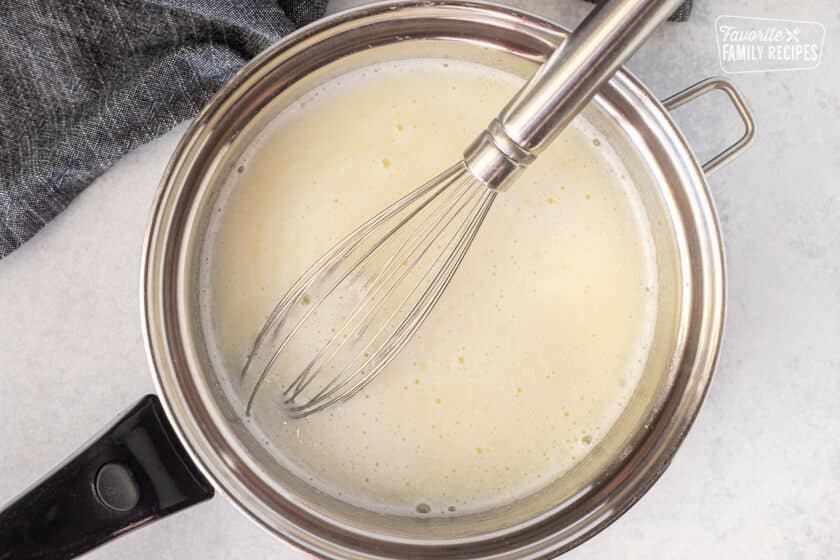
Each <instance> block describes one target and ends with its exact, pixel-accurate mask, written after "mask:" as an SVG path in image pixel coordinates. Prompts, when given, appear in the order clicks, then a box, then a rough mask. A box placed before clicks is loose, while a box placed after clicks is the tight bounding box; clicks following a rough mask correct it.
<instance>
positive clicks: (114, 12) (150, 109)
mask: <svg viewBox="0 0 840 560" xmlns="http://www.w3.org/2000/svg"><path fill="white" fill-rule="evenodd" d="M326 2H327V0H0V258H2V257H4V256H5V255H7V254H9V253H10V252H11V251H13V250H14V249H15V248H16V247H18V246H19V245H20V244H21V243H23V242H24V241H26V240H27V239H29V238H30V237H32V236H33V235H34V234H35V233H36V232H37V231H38V230H39V229H40V228H41V227H43V225H44V224H46V223H47V222H48V221H49V220H51V219H52V218H53V217H54V216H55V215H56V214H58V213H59V212H61V211H62V210H63V209H64V208H65V207H66V206H67V205H68V204H69V203H70V201H71V200H73V198H74V197H75V196H76V195H77V194H79V193H80V192H81V191H82V190H83V189H84V188H85V187H86V186H87V185H89V184H90V183H91V181H93V180H94V179H95V178H96V177H97V176H99V175H100V174H101V173H103V172H104V171H105V170H106V169H108V167H110V166H111V165H112V164H113V163H114V162H115V161H116V160H117V159H119V158H120V157H121V156H123V155H124V154H125V153H126V152H128V151H129V150H131V149H132V148H134V147H136V146H139V145H141V144H143V143H145V142H148V141H149V140H151V139H152V138H155V137H157V136H159V135H161V134H163V133H164V132H166V131H167V130H169V129H170V128H172V127H173V126H175V125H176V124H178V123H180V122H182V121H183V120H185V119H187V118H189V117H191V116H193V115H195V114H196V113H197V112H198V111H199V110H200V109H201V107H202V106H203V105H204V104H205V103H206V102H207V100H208V99H209V98H210V97H211V96H212V95H213V93H214V92H215V91H216V90H217V89H218V88H219V87H220V86H221V85H222V84H224V83H225V81H226V80H227V79H228V78H229V77H230V76H231V75H232V74H233V73H234V72H236V70H238V69H239V68H240V67H241V66H242V65H243V64H244V63H245V62H247V61H248V60H249V59H251V58H253V57H254V55H256V54H257V53H259V52H260V51H261V50H263V49H265V48H266V47H268V46H269V45H271V44H272V43H273V42H275V41H277V40H278V39H279V38H281V37H282V36H284V35H286V34H288V33H289V32H291V31H293V30H294V29H295V28H297V27H299V26H301V25H305V24H307V23H309V22H310V21H313V20H315V19H317V18H318V17H321V16H322V15H323V13H324V9H325V6H326Z"/></svg>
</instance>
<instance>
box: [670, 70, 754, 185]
mask: <svg viewBox="0 0 840 560" xmlns="http://www.w3.org/2000/svg"><path fill="white" fill-rule="evenodd" d="M712 91H722V92H723V93H725V94H726V96H727V97H728V98H729V100H730V101H731V102H732V105H733V106H734V107H735V110H736V111H737V112H738V116H739V117H741V121H742V122H743V123H744V134H743V136H741V138H740V139H738V140H737V141H736V142H735V143H734V144H731V145H730V146H729V147H727V148H726V149H724V150H723V151H722V152H720V153H719V154H718V155H716V156H715V157H713V158H712V159H710V160H709V161H707V162H706V163H704V164H703V171H704V172H705V173H706V175H711V174H712V173H714V172H715V171H717V170H718V169H720V168H721V167H723V166H724V165H726V164H727V163H729V162H730V161H732V160H733V159H735V158H736V157H738V155H740V153H741V152H743V151H744V150H745V149H746V148H747V147H748V146H749V145H750V144H751V143H752V141H753V139H754V138H755V118H754V117H753V114H752V111H750V108H749V107H748V106H747V102H746V101H744V97H743V96H742V95H741V93H740V92H739V91H738V89H737V88H736V87H735V84H733V83H732V82H730V81H729V80H726V79H724V78H707V79H705V80H703V81H700V82H697V83H696V84H694V85H691V86H689V87H687V88H685V89H684V90H682V91H680V92H678V93H675V94H674V95H672V96H671V97H669V98H667V99H664V100H663V101H662V105H664V106H665V108H666V109H667V110H668V111H673V110H674V109H676V108H677V107H681V106H683V105H685V104H686V103H688V102H690V101H693V100H695V99H697V98H698V97H701V96H703V95H706V94H707V93H709V92H712Z"/></svg>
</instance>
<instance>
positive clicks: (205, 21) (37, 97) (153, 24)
mask: <svg viewBox="0 0 840 560" xmlns="http://www.w3.org/2000/svg"><path fill="white" fill-rule="evenodd" d="M326 2H327V0H0V259H2V258H3V257H4V256H6V255H8V254H9V253H11V252H12V251H13V250H15V249H16V248H17V247H19V246H20V245H21V244H22V243H23V242H25V241H26V240H27V239H29V238H30V237H32V236H33V235H35V233H36V232H37V231H38V230H39V229H41V228H42V227H43V226H44V224H46V223H47V222H48V221H50V220H51V219H52V218H53V217H55V216H56V215H57V214H58V213H59V212H61V211H62V210H63V209H64V208H66V207H67V205H68V204H70V202H71V201H72V200H73V198H74V197H75V196H76V195H77V194H79V193H80V192H81V191H82V190H83V189H84V188H85V187H86V186H88V185H89V184H90V183H91V182H92V181H93V180H94V179H95V178H96V177H98V176H99V175H100V174H102V173H103V172H104V171H105V170H106V169H108V168H109V167H110V166H111V165H112V164H113V163H114V162H115V161H117V160H118V159H119V158H120V157H122V156H123V155H125V153H126V152H128V151H129V150H131V149H132V148H135V147H137V146H139V145H141V144H144V143H145V142H148V141H149V140H151V139H153V138H155V137H157V136H160V135H161V134H163V133H164V132H166V131H167V130H169V129H170V128H172V127H173V126H175V125H176V124H178V123H179V122H181V121H183V120H185V119H188V118H190V117H192V116H194V115H195V114H196V113H198V111H199V110H200V109H201V107H202V106H203V105H204V104H205V103H206V102H207V101H208V100H209V98H210V97H211V96H212V95H213V93H214V92H215V91H216V90H217V89H218V88H219V87H220V86H221V85H222V84H224V83H225V81H226V80H227V79H228V78H229V77H230V76H231V74H233V73H234V72H235V71H236V70H238V69H239V68H240V67H241V66H242V65H243V64H244V63H245V62H247V61H248V60H249V59H251V58H253V57H254V55H256V54H257V53H259V52H260V51H261V50H263V49H265V48H266V47H268V46H269V45H271V44H272V43H273V42H275V41H277V40H278V39H280V38H281V37H283V36H284V35H286V34H288V33H289V32H291V31H292V30H294V29H295V28H297V27H299V26H301V25H305V24H307V23H309V22H311V21H313V20H315V19H317V18H319V17H321V16H322V15H323V13H324V9H325V6H326ZM690 10H691V0H689V1H688V2H687V3H686V5H685V6H683V8H680V10H679V11H678V12H677V13H676V14H675V18H674V19H678V20H682V19H685V18H686V17H687V16H688V12H689V11H690Z"/></svg>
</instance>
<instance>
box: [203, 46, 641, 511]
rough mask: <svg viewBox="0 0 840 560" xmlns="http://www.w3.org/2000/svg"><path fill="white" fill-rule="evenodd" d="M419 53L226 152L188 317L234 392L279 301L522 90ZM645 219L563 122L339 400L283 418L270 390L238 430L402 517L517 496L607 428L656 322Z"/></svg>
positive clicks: (485, 71) (588, 133)
mask: <svg viewBox="0 0 840 560" xmlns="http://www.w3.org/2000/svg"><path fill="white" fill-rule="evenodd" d="M521 83H522V80H521V79H520V78H518V77H515V76H512V75H509V74H506V73H503V72H501V71H497V70H492V69H489V68H487V67H483V66H477V65H471V64H468V63H459V62H454V61H442V60H416V61H410V62H401V63H398V64H395V63H389V64H384V65H380V66H375V67H368V68H365V69H362V70H358V71H355V72H353V73H351V74H347V75H344V76H342V77H340V78H338V79H336V80H333V81H332V82H330V83H328V84H326V85H325V86H323V87H321V88H319V89H318V90H316V91H313V92H310V93H309V94H307V95H306V96H304V97H303V98H301V99H300V100H298V101H297V102H296V103H295V104H294V105H293V106H291V107H289V108H288V109H286V110H285V111H284V112H283V113H282V114H281V115H279V116H278V117H277V119H276V120H275V121H274V122H272V123H271V125H270V126H269V127H268V128H267V129H266V131H265V132H264V133H263V134H262V135H261V136H260V138H259V140H258V141H257V142H255V143H254V145H253V146H252V147H251V148H250V149H249V150H248V152H247V153H246V154H245V155H244V156H243V159H242V165H241V166H239V167H238V169H236V170H235V171H234V173H233V174H232V177H231V181H230V185H229V188H228V189H227V192H226V193H225V194H224V196H223V197H222V200H223V211H222V212H221V213H219V214H217V217H216V218H214V219H215V221H216V223H215V224H214V225H213V229H215V231H216V233H215V236H214V237H213V238H212V239H211V240H210V241H209V242H208V243H209V245H208V246H209V247H210V248H211V250H210V251H208V252H209V253H210V255H211V258H210V261H209V263H210V264H209V265H207V270H206V273H207V274H206V278H207V282H208V285H207V290H206V296H207V298H208V300H209V301H207V302H205V303H207V305H204V306H203V307H204V309H205V310H206V311H205V314H204V318H203V319H204V321H205V325H206V326H207V327H208V328H207V330H209V332H210V336H209V338H210V340H211V345H216V349H217V350H218V356H217V359H218V361H219V362H220V367H223V368H225V369H226V370H227V371H228V372H229V373H230V379H231V387H234V389H235V388H236V387H237V380H238V374H239V371H240V369H241V367H242V364H243V363H244V359H245V356H246V354H247V352H248V350H249V348H250V345H251V343H252V341H253V338H254V336H255V335H256V333H257V331H258V330H259V328H260V326H261V325H262V323H263V322H264V320H265V318H266V317H267V315H268V313H269V312H270V311H271V310H272V309H273V307H274V305H275V304H276V302H277V300H278V299H279V298H280V297H281V296H282V295H283V294H284V293H285V291H286V290H287V289H288V288H289V287H290V286H291V284H292V283H293V282H294V281H295V280H296V279H297V278H298V277H299V276H300V274H302V273H303V272H304V270H305V269H306V268H307V267H308V266H309V265H310V264H311V263H312V262H313V261H314V260H315V259H316V258H318V257H319V256H320V255H322V254H323V253H325V252H326V251H327V250H328V249H329V248H330V247H332V246H333V245H334V244H335V243H336V242H337V241H339V240H340V239H341V238H342V237H344V236H345V235H346V234H347V233H349V232H350V231H351V230H352V229H353V228H355V227H356V226H357V225H359V224H360V223H361V222H362V221H364V220H365V219H367V218H369V217H370V216H372V215H374V214H375V213H376V212H378V211H379V210H381V209H382V208H384V207H385V206H386V205H387V204H388V203H390V202H392V201H393V200H395V199H396V198H398V197H399V196H401V195H402V194H404V193H406V192H407V191H409V190H410V189H412V188H414V187H415V186H417V185H419V184H421V183H423V182H425V181H426V180H428V179H429V178H430V177H431V176H433V175H435V174H437V173H438V172H439V171H440V170H442V169H445V168H446V167H448V166H449V165H451V164H452V163H454V162H455V161H456V160H457V159H458V158H460V157H461V153H462V150H463V148H464V147H465V146H466V145H467V144H468V143H469V142H470V141H471V140H472V139H473V138H474V137H475V135H476V134H477V133H478V132H479V131H480V130H482V129H483V128H484V127H485V126H486V125H487V123H488V122H489V120H490V119H491V118H492V117H493V116H495V115H496V114H497V113H498V110H499V108H500V107H502V106H503V105H504V104H505V102H506V101H507V100H508V99H509V98H510V96H511V95H512V94H513V93H514V92H515V91H516V90H517V89H518V88H519V87H520V85H521ZM655 267H656V264H655V258H654V253H653V250H652V238H651V234H650V230H649V226H648V224H647V221H646V217H645V215H644V211H643V209H642V205H641V203H640V201H639V200H638V198H637V195H636V194H635V191H634V189H633V187H632V185H631V184H629V183H628V181H627V179H626V178H625V177H624V170H623V169H622V167H621V166H620V164H619V163H618V160H617V158H616V157H615V154H614V153H613V152H612V149H611V148H610V147H609V145H608V144H607V143H606V141H605V140H604V139H603V138H600V137H599V136H597V134H596V133H595V131H594V130H593V129H592V128H591V127H590V126H589V125H588V124H587V123H586V122H585V121H584V120H583V119H581V118H578V119H577V120H576V121H575V123H574V125H573V126H572V127H570V128H569V129H567V130H566V131H565V132H564V133H563V134H562V135H561V137H560V138H559V139H558V140H557V141H556V142H555V143H554V144H553V145H552V146H551V147H550V148H549V149H548V150H547V151H546V152H545V153H543V154H542V155H541V156H540V158H539V159H538V160H537V162H536V163H535V164H534V165H533V166H532V167H531V168H530V169H529V170H528V171H526V173H525V174H523V175H522V176H521V179H520V180H519V182H518V183H516V184H515V185H514V186H513V187H512V188H511V189H510V190H509V191H508V192H506V193H503V194H500V195H499V196H498V197H497V199H496V202H495V203H494V206H493V208H492V209H491V211H490V214H489V215H488V217H487V219H486V221H485V222H484V224H483V226H482V228H481V231H480V233H479V235H478V237H477V238H476V240H475V242H474V244H473V246H472V248H471V249H470V252H469V253H468V255H467V257H466V258H465V259H464V261H463V263H462V264H461V267H460V269H459V271H458V273H457V274H456V276H455V278H454V279H453V280H452V283H451V284H450V286H449V288H448V289H447V291H446V293H445V294H444V296H443V298H442V299H441V300H440V302H439V303H438V305H437V307H436V309H435V310H434V311H433V313H432V314H431V315H430V316H429V318H428V320H427V321H426V323H425V324H424V325H423V327H422V328H421V329H420V331H419V332H418V334H417V335H416V336H415V337H414V339H413V340H412V341H411V343H410V344H409V345H408V346H407V347H406V348H405V349H404V350H403V352H402V353H401V354H400V355H399V356H398V357H397V359H396V360H395V361H394V362H392V364H391V365H390V366H389V367H388V368H387V369H386V370H385V371H383V372H382V373H381V374H380V375H379V377H378V378H377V379H376V380H375V381H374V382H373V383H372V384H371V385H369V386H368V388H367V389H366V390H365V392H364V393H363V394H360V395H359V396H357V397H355V398H354V399H352V400H350V401H349V402H347V403H345V404H343V405H340V406H339V407H334V408H331V409H329V410H328V411H325V412H323V413H319V414H316V415H314V416H311V417H309V418H306V419H304V420H291V419H288V418H287V417H286V416H285V414H284V413H283V411H282V408H281V407H280V406H279V402H280V392H281V382H282V381H286V382H288V381H289V379H277V378H274V379H273V380H272V381H270V382H269V383H268V384H267V385H266V386H265V387H264V388H263V389H262V393H261V394H260V397H259V399H258V400H257V404H256V409H255V414H254V417H253V424H254V428H255V429H256V430H258V431H259V432H261V434H262V437H264V438H265V441H266V445H267V446H268V447H269V449H270V451H271V452H272V453H273V454H274V455H275V456H276V457H277V458H278V460H280V461H283V462H284V463H286V464H287V465H289V466H290V467H291V468H293V469H295V470H296V471H297V472H299V473H300V474H301V476H303V477H306V478H307V479H309V480H310V481H311V483H312V484H314V485H316V486H317V487H318V488H320V489H321V490H322V491H324V492H328V493H330V494H333V495H335V496H338V497H340V498H341V499H344V500H349V501H352V502H354V503H357V504H359V505H362V506H364V507H368V508H371V509H374V510H379V511H387V512H390V513H404V514H407V515H453V514H455V515H457V514H459V513H465V512H471V511H476V510H481V509H485V508H489V507H493V506H496V505H500V504H502V503H505V502H507V501H509V500H511V499H513V498H516V497H520V496H524V495H526V494H529V493H531V492H534V491H536V490H538V489H539V488H541V487H543V486H545V485H546V484H548V483H550V482H551V481H553V480H555V479H556V478H557V477H559V476H562V474H563V473H564V472H566V471H567V470H568V469H570V468H571V467H572V466H573V465H575V464H576V463H577V462H578V461H580V460H581V459H582V458H583V456H584V455H585V454H586V453H587V452H589V451H590V450H591V449H592V448H593V447H594V446H596V445H597V444H598V442H599V441H600V440H601V439H602V438H603V436H604V435H605V434H606V433H607V431H608V430H609V429H610V427H611V426H612V425H613V423H614V422H615V421H616V419H617V418H618V416H619V415H620V413H621V411H622V409H623V407H624V406H625V404H626V402H627V400H628V398H629V397H630V395H631V394H632V392H633V390H634V388H635V385H636V383H637V381H638V379H639V376H640V375H641V372H642V369H643V365H644V361H645V356H646V352H647V349H648V346H649V343H650V339H651V336H652V332H653V327H654V320H655V312H656V293H657V286H656V268H655Z"/></svg>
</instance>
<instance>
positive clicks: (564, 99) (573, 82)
mask: <svg viewBox="0 0 840 560" xmlns="http://www.w3.org/2000/svg"><path fill="white" fill-rule="evenodd" d="M681 1H682V0H607V1H606V2H603V3H601V4H600V5H598V6H597V7H595V8H593V10H592V11H591V12H590V13H589V15H588V16H587V17H586V18H585V19H584V20H583V22H581V24H580V25H579V26H578V27H577V29H575V30H574V31H573V32H572V33H571V34H570V35H569V37H568V38H567V39H566V40H565V41H564V42H563V44H562V45H561V46H560V47H558V48H557V50H556V51H554V53H553V54H552V55H551V56H550V57H549V58H548V60H547V61H546V62H545V63H544V64H543V65H542V66H541V67H540V69H539V70H538V71H537V72H536V74H534V76H533V77H531V79H530V80H528V82H527V83H526V84H525V85H524V86H523V87H522V89H520V90H519V92H517V94H516V95H515V96H514V97H513V99H511V101H510V102H509V103H508V104H507V106H505V108H504V109H503V110H502V112H501V113H500V114H499V117H498V118H497V119H496V120H494V121H493V122H492V123H491V125H490V127H488V129H487V131H485V133H484V134H483V135H482V136H481V137H479V138H478V139H477V140H476V142H475V143H474V144H473V145H472V146H471V147H470V148H468V149H467V151H466V152H465V160H466V162H467V165H468V166H469V167H470V169H471V170H472V171H473V173H474V174H475V175H477V176H478V177H479V178H480V179H482V180H483V181H484V182H485V183H487V185H488V186H489V187H491V188H500V187H502V186H503V185H504V184H505V183H506V182H507V180H508V179H509V178H510V176H511V175H513V174H514V173H515V172H516V171H517V170H518V169H520V168H522V167H524V166H526V165H527V164H528V163H530V161H531V160H533V158H534V156H535V155H536V154H537V153H539V151H540V150H542V149H543V148H545V147H546V146H547V145H548V144H549V143H550V142H551V140H553V139H554V138H555V137H556V136H557V135H558V134H559V133H560V131H561V130H563V129H564V128H565V127H566V126H567V125H568V124H569V123H570V122H571V121H572V119H573V118H574V117H575V115H577V114H578V113H579V112H580V111H581V110H582V109H583V107H584V106H586V104H587V103H589V101H590V100H591V99H592V97H593V96H594V95H595V92H597V91H598V89H599V88H600V87H601V86H602V85H603V84H604V83H605V82H606V81H607V80H609V79H610V77H611V76H612V75H613V74H614V73H615V72H616V70H618V68H619V67H620V66H621V65H622V64H623V63H624V62H625V61H626V60H627V59H628V58H629V57H630V55H632V54H633V52H635V51H636V49H637V48H638V47H639V46H640V45H641V44H642V43H643V42H644V41H645V39H647V37H648V35H650V33H651V31H653V29H654V28H655V27H656V26H657V25H659V23H661V22H662V21H664V20H665V19H666V18H667V17H668V16H669V15H671V14H672V13H673V12H674V10H676V8H677V7H678V6H679V5H680V3H681ZM488 143H490V144H492V146H487V144H488ZM489 148H495V149H496V150H497V151H500V152H502V154H503V155H504V156H505V159H506V160H507V161H501V160H500V161H495V160H494V156H493V154H492V150H491V149H489ZM495 159H498V155H497V156H496V158H495Z"/></svg>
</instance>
